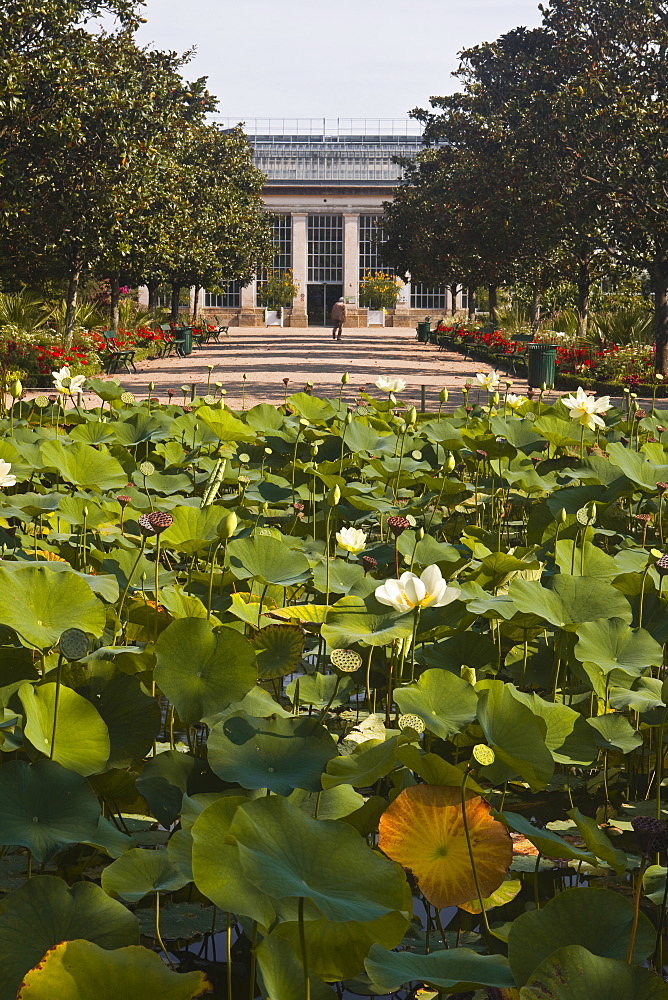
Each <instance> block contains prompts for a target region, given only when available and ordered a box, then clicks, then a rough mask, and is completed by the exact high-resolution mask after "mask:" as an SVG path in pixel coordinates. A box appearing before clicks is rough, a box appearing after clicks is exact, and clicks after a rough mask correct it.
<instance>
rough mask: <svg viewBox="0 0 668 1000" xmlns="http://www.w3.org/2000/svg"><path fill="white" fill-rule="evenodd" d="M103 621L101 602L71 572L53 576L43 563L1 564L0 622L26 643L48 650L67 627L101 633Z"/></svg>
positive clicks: (104, 620)
mask: <svg viewBox="0 0 668 1000" xmlns="http://www.w3.org/2000/svg"><path fill="white" fill-rule="evenodd" d="M105 622H106V615H105V610H104V605H103V604H102V603H101V602H100V601H99V600H98V599H97V598H96V597H95V595H94V594H93V593H92V591H91V589H90V587H89V586H88V584H86V583H84V581H83V580H81V579H80V578H79V577H78V576H76V575H75V574H74V573H61V574H58V576H56V575H55V574H54V573H52V572H51V569H50V568H49V569H46V568H44V567H42V566H29V565H26V566H21V568H20V569H8V568H7V567H6V566H3V567H0V623H2V624H3V625H8V626H9V627H10V628H13V629H14V630H15V631H16V632H17V633H18V635H19V636H20V637H21V640H22V641H23V642H24V643H26V644H27V645H29V646H34V647H35V648H37V649H42V650H45V649H49V648H50V647H51V646H54V645H55V644H56V643H57V642H58V640H59V639H60V636H61V634H62V633H63V632H64V631H65V630H66V629H68V628H79V629H81V630H82V631H84V632H90V633H91V634H92V635H95V636H100V635H102V632H103V631H104V626H105Z"/></svg>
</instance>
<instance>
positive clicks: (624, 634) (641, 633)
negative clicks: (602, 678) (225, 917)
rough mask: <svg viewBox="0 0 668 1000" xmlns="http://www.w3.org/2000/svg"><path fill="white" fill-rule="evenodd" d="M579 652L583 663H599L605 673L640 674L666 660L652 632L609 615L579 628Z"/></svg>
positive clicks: (577, 646)
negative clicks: (621, 671) (615, 671)
mask: <svg viewBox="0 0 668 1000" xmlns="http://www.w3.org/2000/svg"><path fill="white" fill-rule="evenodd" d="M575 655H576V656H577V658H578V660H580V662H581V663H584V662H590V663H595V664H596V666H597V667H599V668H600V670H601V671H602V672H603V673H604V674H609V673H611V672H612V671H613V670H623V671H624V673H627V674H631V675H633V676H639V675H640V674H643V673H645V671H647V670H648V669H649V668H650V667H656V666H659V664H661V663H662V662H663V650H662V649H661V646H660V645H659V643H658V642H657V641H656V640H655V639H653V638H652V636H651V635H650V634H649V632H646V631H645V629H642V628H639V629H631V628H629V626H628V625H627V624H626V622H624V621H621V620H620V619H619V618H609V617H607V616H606V617H605V618H601V619H599V620H597V621H589V622H585V624H584V625H582V626H581V628H579V629H578V641H577V643H576V645H575Z"/></svg>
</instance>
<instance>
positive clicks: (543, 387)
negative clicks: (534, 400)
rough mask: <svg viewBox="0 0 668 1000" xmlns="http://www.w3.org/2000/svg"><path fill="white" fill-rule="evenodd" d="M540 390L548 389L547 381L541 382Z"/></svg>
mask: <svg viewBox="0 0 668 1000" xmlns="http://www.w3.org/2000/svg"><path fill="white" fill-rule="evenodd" d="M540 391H541V392H546V391H547V382H541V386H540Z"/></svg>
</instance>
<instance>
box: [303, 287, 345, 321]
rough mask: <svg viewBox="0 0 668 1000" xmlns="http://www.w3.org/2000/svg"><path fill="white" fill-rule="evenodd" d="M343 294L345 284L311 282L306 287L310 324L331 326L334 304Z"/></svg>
mask: <svg viewBox="0 0 668 1000" xmlns="http://www.w3.org/2000/svg"><path fill="white" fill-rule="evenodd" d="M342 295H343V285H334V284H330V283H329V282H318V283H317V284H309V285H307V288H306V312H307V313H308V325H309V326H329V317H330V313H331V311H332V306H333V305H334V303H335V302H336V301H337V299H340V298H341V296H342Z"/></svg>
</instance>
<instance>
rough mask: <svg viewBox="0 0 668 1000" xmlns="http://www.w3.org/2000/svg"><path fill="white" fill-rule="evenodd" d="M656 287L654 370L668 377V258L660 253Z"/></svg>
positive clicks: (654, 268) (655, 278)
mask: <svg viewBox="0 0 668 1000" xmlns="http://www.w3.org/2000/svg"><path fill="white" fill-rule="evenodd" d="M652 279H653V285H654V340H655V344H656V354H655V356H654V370H655V371H657V372H659V373H660V374H661V375H668V256H667V255H666V254H665V253H662V252H661V251H659V252H658V253H657V255H656V258H655V260H654V267H653V268H652Z"/></svg>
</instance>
